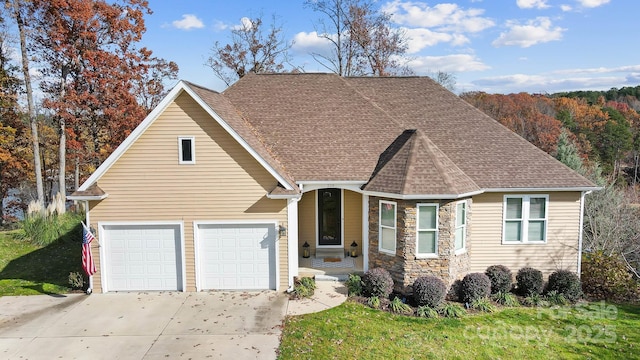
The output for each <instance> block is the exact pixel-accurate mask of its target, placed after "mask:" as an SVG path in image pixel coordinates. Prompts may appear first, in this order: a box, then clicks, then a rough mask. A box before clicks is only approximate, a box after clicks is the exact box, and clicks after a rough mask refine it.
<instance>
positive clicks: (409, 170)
mask: <svg viewBox="0 0 640 360" xmlns="http://www.w3.org/2000/svg"><path fill="white" fill-rule="evenodd" d="M416 136H418V135H417V130H414V129H413V133H412V134H411V136H410V137H409V140H411V144H410V146H411V148H409V156H408V157H407V165H406V167H405V168H406V171H405V172H404V174H403V179H402V182H403V184H402V193H403V194H406V193H407V192H408V190H409V182H408V181H407V179H411V177H412V176H413V173H414V169H413V164H415V162H416V158H417V156H418V154H417V142H418V140H419V137H418V139H416Z"/></svg>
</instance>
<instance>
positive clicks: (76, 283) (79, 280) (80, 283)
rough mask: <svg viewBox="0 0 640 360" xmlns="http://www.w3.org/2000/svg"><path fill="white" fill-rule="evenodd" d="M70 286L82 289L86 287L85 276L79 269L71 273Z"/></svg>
mask: <svg viewBox="0 0 640 360" xmlns="http://www.w3.org/2000/svg"><path fill="white" fill-rule="evenodd" d="M69 286H71V288H72V289H82V288H83V287H84V277H83V276H82V274H81V273H79V272H77V271H72V272H70V273H69Z"/></svg>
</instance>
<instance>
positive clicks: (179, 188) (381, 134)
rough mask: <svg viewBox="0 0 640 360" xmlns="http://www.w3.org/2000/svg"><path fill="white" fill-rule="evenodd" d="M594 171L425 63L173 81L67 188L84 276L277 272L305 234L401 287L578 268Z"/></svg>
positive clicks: (202, 279) (168, 282) (209, 279)
mask: <svg viewBox="0 0 640 360" xmlns="http://www.w3.org/2000/svg"><path fill="white" fill-rule="evenodd" d="M595 189H597V187H596V186H595V185H594V184H593V183H591V182H590V181H588V180H587V179H585V178H583V177H582V176H580V175H579V174H577V173H575V172H574V171H572V170H571V169H569V168H567V167H566V166H564V165H563V164H561V163H560V162H558V161H556V160H555V159H554V158H552V157H551V156H549V155H548V154H546V153H544V152H543V151H541V150H539V149H538V148H536V147H535V146H533V145H531V144H530V143H528V142H527V141H526V140H524V139H522V138H521V137H519V136H518V135H516V134H514V133H513V132H511V131H510V130H508V129H507V128H505V127H503V126H502V125H501V124H499V123H498V122H497V121H495V120H493V119H491V118H490V117H488V116H487V115H485V114H484V113H482V112H481V111H479V110H477V109H476V108H474V107H472V106H471V105H469V104H467V103H466V102H465V101H463V100H461V99H460V98H459V97H457V96H456V95H455V94H453V93H451V92H449V91H448V90H446V89H444V88H443V87H441V86H440V85H438V84H437V83H435V82H434V81H432V80H431V79H429V78H426V77H385V78H373V77H366V78H365V77H357V78H348V77H347V78H345V77H338V76H336V75H333V74H261V75H256V74H250V75H247V76H245V77H244V78H242V79H241V80H239V81H238V82H237V83H235V84H234V85H232V86H231V87H229V88H228V89H227V90H225V91H224V92H222V93H218V92H215V91H212V90H208V89H205V88H202V87H200V86H197V85H194V84H191V83H188V82H185V81H181V82H179V83H178V85H177V86H176V87H175V88H174V89H173V90H172V91H171V92H170V93H169V94H168V95H167V96H166V98H165V99H164V100H163V101H162V102H161V103H160V104H159V105H158V107H157V108H156V109H155V110H153V111H152V112H151V113H150V114H149V115H148V116H147V118H146V119H145V120H144V121H143V122H142V123H141V124H140V126H138V127H137V128H136V129H135V131H133V132H132V133H131V135H130V136H129V137H128V138H127V139H126V140H125V141H124V142H123V143H122V144H121V145H120V146H119V147H118V148H117V149H116V150H115V151H114V152H113V154H111V156H109V158H108V159H107V160H106V161H105V162H104V163H103V164H102V165H101V166H100V167H99V168H98V169H97V170H96V171H95V173H93V174H92V175H91V176H90V177H89V178H88V179H87V180H86V181H85V182H84V183H83V184H82V186H81V187H80V188H79V189H78V191H76V192H75V193H74V194H72V196H69V198H70V199H74V200H82V201H86V203H87V205H88V206H87V213H86V216H87V221H88V222H89V223H90V224H91V227H92V228H93V229H94V230H95V232H96V235H97V239H98V244H99V246H98V244H94V247H93V252H94V259H96V262H97V265H98V268H99V271H98V273H97V274H96V275H95V276H94V279H93V287H94V291H102V292H107V291H126V290H182V291H201V290H209V289H276V290H284V289H287V288H290V287H291V286H292V283H293V278H294V276H297V275H298V273H299V262H300V261H301V258H300V256H301V254H302V251H303V244H305V243H307V244H309V245H310V246H309V247H307V249H309V250H310V252H311V254H315V253H318V254H320V253H321V252H323V251H326V250H327V249H334V250H335V249H337V250H338V253H344V250H346V249H349V246H350V245H351V244H352V243H353V242H356V244H357V245H358V252H359V253H360V254H361V256H360V258H359V259H360V260H361V261H362V267H363V270H367V269H370V268H374V267H384V268H386V269H388V270H389V271H390V273H391V274H392V276H393V278H394V280H395V282H396V285H397V287H398V288H399V289H400V290H408V289H410V288H409V287H410V286H411V285H412V284H413V281H414V280H415V279H416V278H417V277H419V276H422V275H427V274H434V275H437V276H440V277H441V278H442V279H444V280H445V282H447V283H452V282H453V281H454V280H455V279H458V278H460V277H462V276H464V275H465V274H467V273H469V272H477V271H484V270H485V269H486V267H487V266H489V265H494V264H503V265H506V266H508V267H510V268H511V269H512V270H514V271H515V270H518V269H519V268H521V267H524V266H533V267H536V268H538V269H540V270H542V271H543V272H544V273H545V274H549V273H550V272H552V271H554V270H556V269H568V270H572V271H577V270H579V267H580V258H579V256H578V255H579V253H580V247H581V227H582V215H581V214H582V207H583V204H584V197H585V195H586V194H588V192H590V191H592V190H595Z"/></svg>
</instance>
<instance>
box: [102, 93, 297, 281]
mask: <svg viewBox="0 0 640 360" xmlns="http://www.w3.org/2000/svg"><path fill="white" fill-rule="evenodd" d="M179 136H193V137H195V154H194V156H195V164H193V165H188V164H184V165H181V164H179V163H178V156H179V154H178V137H179ZM98 185H99V186H100V187H101V188H102V189H103V190H104V191H105V192H106V193H107V194H109V197H108V198H107V199H105V200H102V201H101V202H98V203H92V209H91V219H90V220H91V223H92V225H93V226H94V227H95V228H97V223H98V222H107V221H113V222H121V221H163V220H165V221H182V222H183V224H184V239H183V241H184V248H185V254H184V258H185V261H186V281H187V282H186V285H187V288H186V290H187V291H193V290H195V260H194V259H195V254H194V233H193V222H194V221H208V220H243V221H247V220H269V221H278V223H279V224H281V225H284V226H285V227H286V221H287V213H286V210H287V209H286V200H271V199H268V198H267V197H266V194H267V192H269V191H270V190H272V189H273V188H274V187H275V186H276V185H277V181H276V180H275V179H274V178H273V176H272V175H271V174H269V172H268V171H267V170H265V169H264V168H263V167H262V166H261V165H260V164H259V163H258V162H257V161H256V160H255V159H254V158H253V157H252V156H251V155H250V154H249V153H248V152H247V151H246V150H245V149H244V148H242V146H241V145H240V144H239V143H238V142H236V140H235V139H233V138H232V137H231V135H229V134H228V133H227V132H226V131H225V130H224V129H223V128H222V127H221V126H220V125H218V123H217V122H215V120H213V119H212V118H211V117H210V116H209V115H208V114H207V113H206V112H205V111H204V110H203V109H202V108H201V107H200V106H199V105H198V104H197V103H196V102H195V101H193V100H192V99H191V98H190V97H189V96H187V95H185V94H182V95H180V96H179V97H178V98H177V99H176V101H175V102H174V103H172V104H170V105H169V106H168V108H167V109H166V110H165V111H164V113H163V114H161V115H160V116H159V118H158V119H156V121H155V122H154V123H153V124H152V125H151V126H150V127H149V128H148V129H147V131H146V132H145V133H144V134H142V136H140V138H138V140H137V141H136V142H135V143H134V144H133V145H131V147H130V148H129V150H128V151H126V152H125V153H124V154H123V155H122V157H120V159H118V160H117V161H116V162H115V163H114V164H113V166H112V167H111V168H110V169H109V170H108V171H107V172H106V173H105V174H104V175H103V177H102V178H101V179H100V180H99V181H98ZM278 250H279V253H278V261H279V268H278V271H279V277H280V279H279V287H280V289H283V288H287V287H288V280H287V279H288V256H287V239H286V237H282V238H280V239H279V240H278ZM96 255H97V254H96ZM97 275H98V276H95V277H94V281H95V288H96V289H98V291H99V289H101V287H100V279H99V274H97Z"/></svg>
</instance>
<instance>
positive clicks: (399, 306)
mask: <svg viewBox="0 0 640 360" xmlns="http://www.w3.org/2000/svg"><path fill="white" fill-rule="evenodd" d="M389 308H390V309H391V311H392V312H394V313H396V314H404V315H409V314H411V313H413V309H412V308H411V306H409V305H407V304H405V303H404V302H402V300H401V299H400V298H399V297H396V298H395V299H393V300H391V303H390V304H389Z"/></svg>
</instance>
